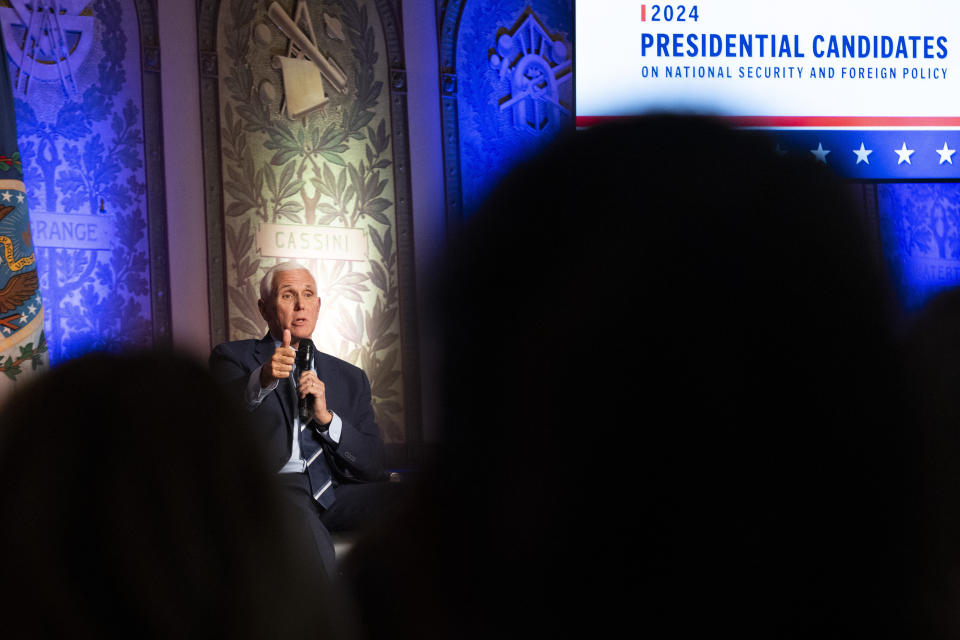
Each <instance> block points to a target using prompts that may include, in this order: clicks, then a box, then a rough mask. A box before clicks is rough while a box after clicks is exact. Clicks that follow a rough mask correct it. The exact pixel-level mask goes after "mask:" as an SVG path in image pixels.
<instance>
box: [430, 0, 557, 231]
mask: <svg viewBox="0 0 960 640" xmlns="http://www.w3.org/2000/svg"><path fill="white" fill-rule="evenodd" d="M438 15H439V16H440V25H439V27H440V35H439V41H440V67H441V78H440V85H441V86H440V90H441V101H442V103H443V104H442V113H443V137H444V167H445V171H444V177H445V180H446V193H447V220H448V224H449V225H450V226H451V228H453V229H456V228H457V226H458V225H459V224H460V222H461V221H462V220H463V219H466V218H469V216H470V215H471V214H472V213H473V212H474V211H476V210H477V208H479V207H480V205H482V204H483V201H484V199H485V198H486V195H487V193H488V192H489V190H490V189H491V188H492V187H493V186H495V185H496V184H497V183H498V182H499V181H500V180H501V179H502V178H503V176H504V175H506V173H507V172H508V171H509V170H510V169H511V168H512V167H514V166H515V165H516V164H517V163H518V162H520V161H522V160H523V159H525V158H528V157H530V156H531V155H532V154H535V153H536V152H538V151H540V150H542V149H543V148H544V147H545V146H546V145H547V144H549V143H550V142H551V141H552V140H553V139H554V138H555V137H556V136H557V134H559V133H560V132H562V131H564V130H567V129H569V128H571V127H573V124H574V121H573V113H572V111H573V81H572V80H573V3H572V1H571V0H539V1H536V2H523V1H518V0H450V1H447V2H438Z"/></svg>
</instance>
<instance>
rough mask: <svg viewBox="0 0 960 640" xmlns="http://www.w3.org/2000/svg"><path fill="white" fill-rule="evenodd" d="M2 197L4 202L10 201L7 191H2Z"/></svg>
mask: <svg viewBox="0 0 960 640" xmlns="http://www.w3.org/2000/svg"><path fill="white" fill-rule="evenodd" d="M3 199H4V201H5V202H10V192H9V191H4V192H3Z"/></svg>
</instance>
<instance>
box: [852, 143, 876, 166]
mask: <svg viewBox="0 0 960 640" xmlns="http://www.w3.org/2000/svg"><path fill="white" fill-rule="evenodd" d="M853 152H854V153H855V154H857V164H860V163H861V162H866V163H867V164H870V158H868V157H867V156H869V155H870V154H871V153H873V149H864V148H863V143H862V142H861V143H860V148H859V149H854V150H853Z"/></svg>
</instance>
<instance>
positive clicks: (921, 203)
mask: <svg viewBox="0 0 960 640" xmlns="http://www.w3.org/2000/svg"><path fill="white" fill-rule="evenodd" d="M877 200H878V209H879V219H880V231H881V237H882V240H883V253H884V256H885V258H886V260H887V263H888V265H889V268H890V272H891V275H892V280H893V282H894V286H895V287H896V288H897V290H898V293H899V296H900V299H901V301H902V303H903V305H904V307H905V308H907V309H917V308H919V307H920V306H921V305H922V304H923V303H924V302H926V301H927V300H929V299H930V298H931V297H932V296H933V295H935V294H937V293H938V292H940V291H943V290H944V289H948V288H951V287H955V286H957V285H960V185H958V184H951V183H920V184H881V185H878V187H877Z"/></svg>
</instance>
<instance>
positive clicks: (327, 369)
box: [313, 351, 342, 411]
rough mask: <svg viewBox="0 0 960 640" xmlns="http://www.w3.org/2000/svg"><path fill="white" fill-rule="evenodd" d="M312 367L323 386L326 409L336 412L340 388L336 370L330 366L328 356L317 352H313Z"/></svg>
mask: <svg viewBox="0 0 960 640" xmlns="http://www.w3.org/2000/svg"><path fill="white" fill-rule="evenodd" d="M313 366H314V368H315V369H316V370H317V377H318V378H320V381H321V382H323V386H324V388H325V389H326V396H327V409H329V410H331V411H336V410H337V406H336V404H337V402H336V400H337V397H338V394H337V390H339V389H340V388H341V385H340V381H339V379H338V374H337V368H336V367H334V366H332V365H331V362H330V360H329V356H327V355H326V354H324V353H320V352H319V351H315V352H314V355H313ZM331 389H332V390H333V395H334V397H333V398H331V396H330V390H331ZM331 400H332V401H331ZM341 410H342V409H341Z"/></svg>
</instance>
